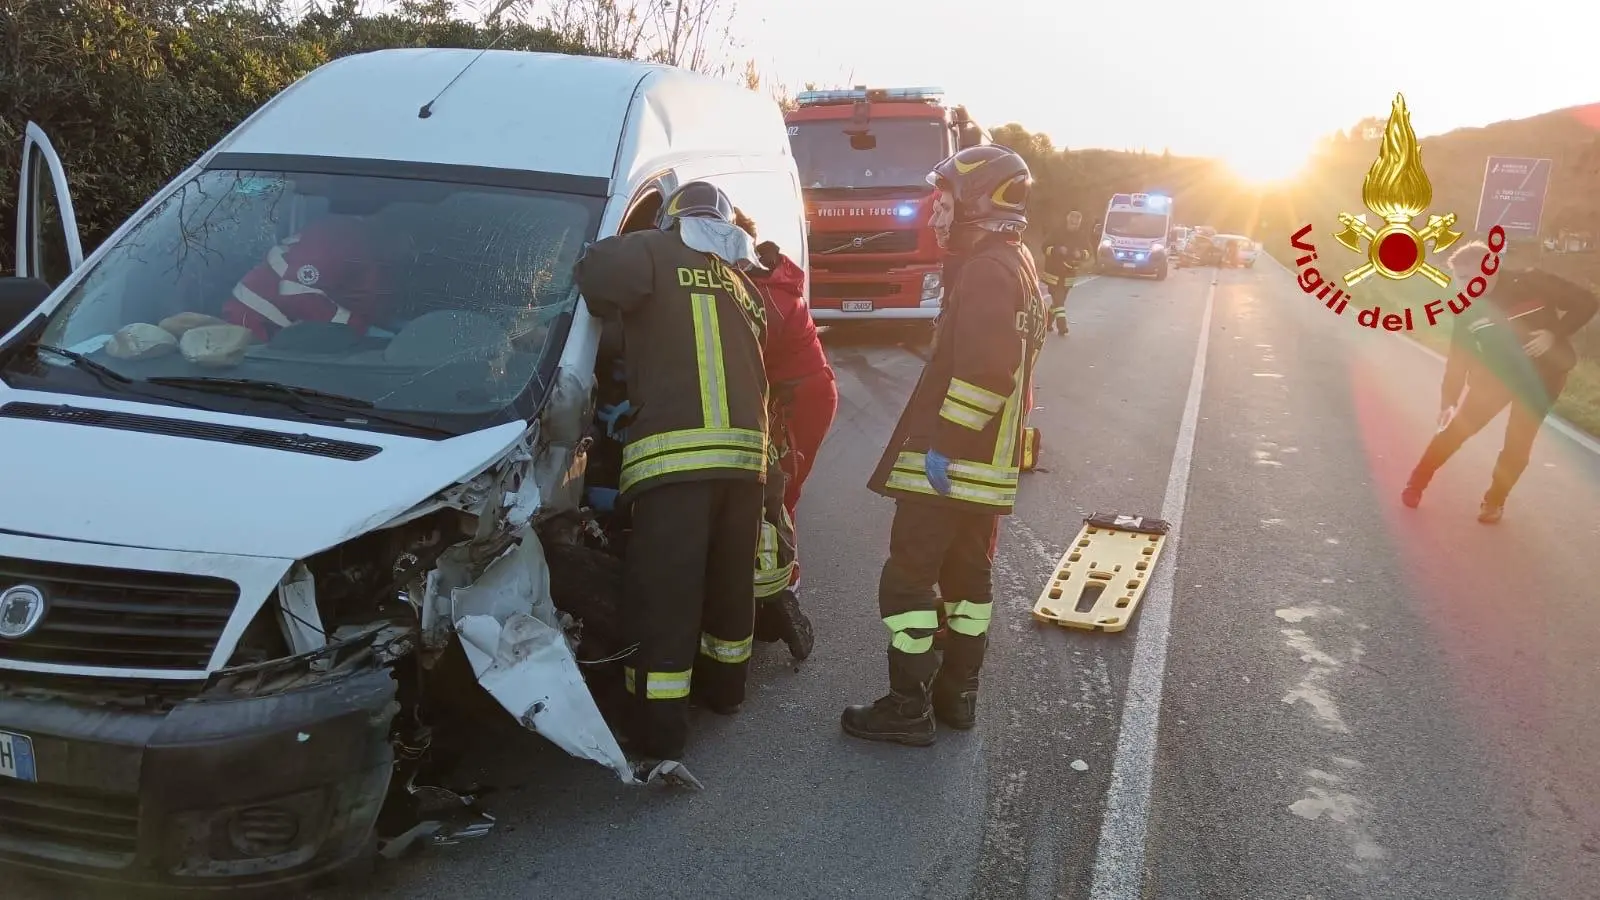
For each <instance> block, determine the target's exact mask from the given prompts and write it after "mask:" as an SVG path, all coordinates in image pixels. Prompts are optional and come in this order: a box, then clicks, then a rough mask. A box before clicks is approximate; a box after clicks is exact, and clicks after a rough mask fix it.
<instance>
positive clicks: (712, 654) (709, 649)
mask: <svg viewBox="0 0 1600 900" xmlns="http://www.w3.org/2000/svg"><path fill="white" fill-rule="evenodd" d="M754 645H755V639H754V638H744V639H742V640H737V641H725V640H723V639H721V638H718V637H712V636H711V635H709V634H705V633H704V632H702V633H701V634H700V653H701V655H702V656H706V657H709V658H711V659H714V660H716V661H717V662H719V663H729V664H734V663H742V662H745V661H746V660H748V659H749V658H750V650H751V648H752V647H753V646H754Z"/></svg>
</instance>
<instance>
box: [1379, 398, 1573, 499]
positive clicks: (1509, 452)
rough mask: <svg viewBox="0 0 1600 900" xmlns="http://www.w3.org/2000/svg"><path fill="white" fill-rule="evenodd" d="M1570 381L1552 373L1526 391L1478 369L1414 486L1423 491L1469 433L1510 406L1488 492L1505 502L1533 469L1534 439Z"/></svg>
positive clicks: (1427, 451) (1425, 455) (1426, 453)
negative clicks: (1514, 488)
mask: <svg viewBox="0 0 1600 900" xmlns="http://www.w3.org/2000/svg"><path fill="white" fill-rule="evenodd" d="M1480 372H1481V373H1482V374H1480ZM1566 381H1567V378H1566V375H1564V374H1563V375H1555V376H1550V377H1547V378H1546V379H1544V383H1543V384H1542V385H1540V386H1539V387H1538V388H1532V389H1529V390H1527V391H1526V392H1525V394H1526V395H1523V394H1519V393H1518V392H1516V391H1514V390H1512V389H1511V388H1509V387H1507V386H1506V385H1505V384H1504V383H1502V382H1501V381H1500V380H1499V379H1497V378H1496V377H1495V376H1493V375H1492V374H1489V373H1488V372H1487V370H1484V369H1480V370H1479V371H1478V372H1474V373H1472V375H1471V376H1469V380H1468V384H1469V385H1471V387H1470V388H1469V389H1468V390H1467V396H1466V399H1464V400H1462V401H1461V407H1460V409H1458V410H1456V415H1455V418H1453V419H1451V420H1450V424H1448V425H1446V426H1445V427H1444V429H1443V430H1441V431H1440V432H1439V433H1437V434H1435V435H1434V436H1433V440H1431V441H1429V442H1428V446H1427V449H1425V450H1423V451H1422V458H1421V459H1420V460H1418V461H1417V466H1416V468H1415V469H1414V470H1413V471H1412V473H1411V479H1410V482H1409V483H1410V485H1411V486H1412V487H1415V488H1417V489H1418V490H1424V489H1426V488H1427V487H1428V483H1429V482H1431V481H1432V480H1433V476H1434V473H1436V472H1437V471H1438V470H1439V467H1441V466H1443V465H1444V464H1445V463H1446V462H1447V461H1448V460H1449V459H1450V457H1452V456H1454V455H1455V454H1456V451H1457V450H1460V449H1461V446H1462V445H1463V444H1465V443H1466V442H1467V439H1468V438H1470V437H1472V436H1473V435H1475V434H1477V433H1478V432H1479V431H1482V430H1483V427H1484V426H1485V425H1488V424H1489V423H1490V422H1492V421H1494V418H1495V416H1498V415H1499V414H1500V411H1501V410H1503V409H1505V408H1506V407H1510V408H1511V412H1510V415H1509V416H1508V417H1507V419H1506V436H1505V443H1504V444H1502V445H1501V447H1500V456H1499V458H1498V459H1496V460H1495V464H1494V473H1493V475H1491V476H1490V479H1489V489H1488V490H1487V491H1486V492H1485V493H1484V495H1483V502H1485V503H1488V504H1490V505H1492V506H1504V505H1505V502H1506V498H1507V497H1509V496H1510V495H1511V489H1512V488H1513V487H1516V484H1517V481H1518V479H1520V478H1521V477H1522V473H1523V471H1524V470H1526V469H1527V468H1528V459H1529V457H1531V456H1532V455H1533V441H1534V438H1537V437H1538V436H1539V428H1540V427H1541V426H1542V425H1544V419H1545V416H1547V415H1549V414H1550V408H1551V407H1552V406H1554V405H1555V401H1556V399H1557V398H1559V397H1560V396H1561V392H1562V390H1564V389H1565V388H1566Z"/></svg>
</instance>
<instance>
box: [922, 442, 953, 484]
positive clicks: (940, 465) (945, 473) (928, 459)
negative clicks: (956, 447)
mask: <svg viewBox="0 0 1600 900" xmlns="http://www.w3.org/2000/svg"><path fill="white" fill-rule="evenodd" d="M922 471H923V472H925V473H927V476H928V483H929V484H931V485H933V489H934V490H936V491H938V492H939V493H941V494H949V493H950V457H948V456H945V455H944V454H943V453H940V452H939V451H937V450H929V451H928V452H927V453H926V454H924V456H923V460H922Z"/></svg>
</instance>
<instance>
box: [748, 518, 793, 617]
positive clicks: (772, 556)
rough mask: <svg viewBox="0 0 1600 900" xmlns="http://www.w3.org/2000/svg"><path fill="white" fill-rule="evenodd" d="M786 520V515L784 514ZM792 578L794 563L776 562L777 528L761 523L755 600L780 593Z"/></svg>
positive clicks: (757, 549) (757, 548)
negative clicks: (782, 563)
mask: <svg viewBox="0 0 1600 900" xmlns="http://www.w3.org/2000/svg"><path fill="white" fill-rule="evenodd" d="M784 518H786V519H787V518H788V513H787V512H785V513H784ZM793 577H794V563H793V562H790V563H788V564H787V565H780V564H779V562H778V528H777V526H775V525H773V524H772V523H771V522H762V523H761V543H760V544H759V545H758V546H757V547H756V598H757V599H763V598H766V597H771V596H772V595H774V594H776V593H778V592H780V591H782V590H783V589H784V588H786V587H788V586H789V580H790V579H791V578H793Z"/></svg>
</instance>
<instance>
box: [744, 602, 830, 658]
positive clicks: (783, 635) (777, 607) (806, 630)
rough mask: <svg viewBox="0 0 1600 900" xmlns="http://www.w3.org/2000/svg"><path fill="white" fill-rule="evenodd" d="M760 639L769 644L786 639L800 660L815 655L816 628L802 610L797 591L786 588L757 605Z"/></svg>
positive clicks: (757, 636) (757, 625) (790, 653)
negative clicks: (813, 653)
mask: <svg viewBox="0 0 1600 900" xmlns="http://www.w3.org/2000/svg"><path fill="white" fill-rule="evenodd" d="M756 640H758V641H761V642H763V643H769V644H770V643H773V642H775V641H783V642H784V644H786V645H787V646H788V647H789V655H790V656H793V657H794V658H795V660H796V661H800V660H803V659H805V658H806V657H808V656H810V655H811V651H812V649H813V648H814V647H815V646H816V642H817V638H816V631H815V629H813V628H812V627H811V620H810V619H808V618H806V614H805V613H804V612H801V610H800V600H799V598H797V597H795V595H794V591H792V590H790V589H788V588H785V589H784V590H783V591H782V592H780V593H778V594H777V595H776V596H773V597H770V598H768V599H766V600H763V601H761V604H760V606H758V607H756Z"/></svg>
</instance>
